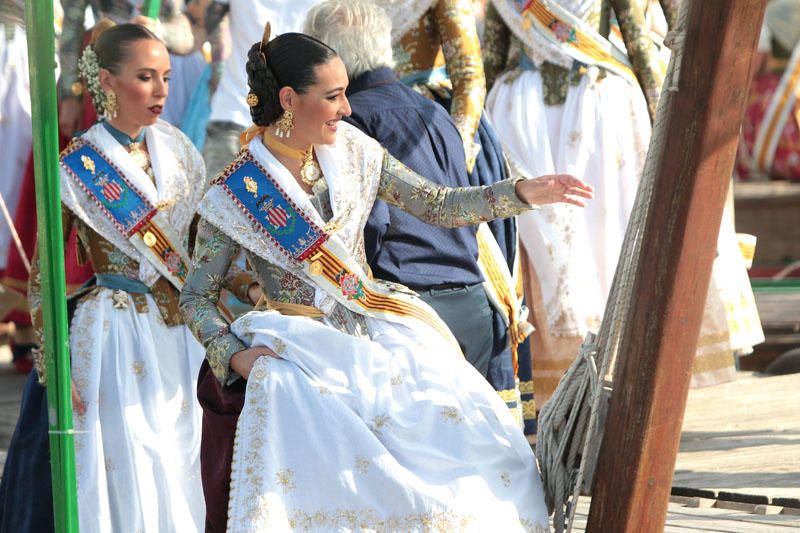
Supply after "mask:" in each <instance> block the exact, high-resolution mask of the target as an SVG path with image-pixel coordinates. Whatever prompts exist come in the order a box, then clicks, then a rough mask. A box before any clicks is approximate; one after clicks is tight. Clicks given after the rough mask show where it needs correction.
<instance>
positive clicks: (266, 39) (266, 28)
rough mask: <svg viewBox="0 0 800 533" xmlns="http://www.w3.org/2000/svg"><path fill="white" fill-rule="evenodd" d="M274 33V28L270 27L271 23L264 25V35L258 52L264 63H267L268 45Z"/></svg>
mask: <svg viewBox="0 0 800 533" xmlns="http://www.w3.org/2000/svg"><path fill="white" fill-rule="evenodd" d="M270 33H272V26H271V25H270V23H269V21H267V23H266V24H264V34H263V35H262V36H261V44H260V45H259V46H258V51H259V52H260V53H261V57H263V58H264V62H265V63H266V62H267V54H266V52H265V51H266V49H267V44H269V35H270Z"/></svg>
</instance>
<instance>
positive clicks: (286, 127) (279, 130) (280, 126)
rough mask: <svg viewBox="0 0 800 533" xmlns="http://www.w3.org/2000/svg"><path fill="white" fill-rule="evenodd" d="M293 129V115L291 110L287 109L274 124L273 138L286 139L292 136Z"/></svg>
mask: <svg viewBox="0 0 800 533" xmlns="http://www.w3.org/2000/svg"><path fill="white" fill-rule="evenodd" d="M293 127H294V113H292V110H291V109H287V110H286V111H284V112H283V115H281V118H279V119H278V120H277V121H276V122H275V136H276V137H279V138H283V137H286V138H287V139H288V138H289V137H291V136H292V128H293Z"/></svg>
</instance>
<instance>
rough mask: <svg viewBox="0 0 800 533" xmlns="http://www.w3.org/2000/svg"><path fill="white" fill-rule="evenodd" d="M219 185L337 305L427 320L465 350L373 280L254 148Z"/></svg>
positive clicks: (429, 316)
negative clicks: (294, 197)
mask: <svg viewBox="0 0 800 533" xmlns="http://www.w3.org/2000/svg"><path fill="white" fill-rule="evenodd" d="M214 184H215V185H219V186H221V188H222V190H224V191H225V192H226V193H227V195H228V196H229V197H230V198H231V199H232V200H233V202H234V203H235V204H236V206H237V207H238V208H239V209H240V210H241V211H242V213H243V214H244V215H245V216H246V217H247V219H248V220H250V222H251V223H252V224H253V226H254V227H255V229H257V230H258V231H260V232H261V233H262V234H263V235H264V237H266V242H267V243H269V244H270V245H271V246H272V247H274V248H275V249H277V250H278V251H279V252H280V254H281V255H282V256H284V257H286V258H287V259H288V260H289V261H290V262H292V263H294V264H295V265H297V266H298V267H300V268H301V269H302V270H303V272H304V273H305V275H307V276H308V277H309V278H310V279H311V280H313V281H314V282H315V284H316V285H317V286H319V287H320V288H321V289H323V290H324V291H325V292H326V293H327V294H329V295H330V296H332V297H333V298H334V299H336V301H337V302H339V303H341V304H342V305H344V306H345V307H347V308H348V309H350V310H352V311H354V312H357V313H360V314H363V315H366V316H370V317H374V318H380V319H388V320H392V321H398V319H399V320H400V321H403V320H405V319H409V318H410V319H415V320H418V321H421V322H423V323H424V324H426V325H427V326H429V327H431V328H433V329H434V330H435V331H437V332H438V333H439V334H441V335H442V336H444V337H445V338H446V339H448V340H449V341H451V343H452V344H453V345H454V346H455V347H456V348H457V349H458V350H459V352H460V351H461V350H460V348H458V343H457V342H456V340H455V338H454V337H453V334H452V333H451V332H450V330H449V328H448V327H447V325H445V324H444V322H442V320H441V319H440V318H439V316H438V315H437V314H436V313H435V312H433V310H431V309H429V308H427V306H424V307H423V306H422V305H420V302H417V301H416V300H415V299H414V298H413V297H411V296H409V295H406V294H403V293H401V292H395V291H393V290H392V289H390V288H388V287H384V286H382V285H380V284H379V283H377V282H375V281H373V280H371V279H370V278H369V276H367V275H366V274H365V273H364V272H363V270H362V268H361V267H360V266H359V264H358V262H357V261H356V260H355V259H353V257H352V256H351V254H350V253H349V252H348V250H347V249H346V247H345V246H344V245H343V244H342V243H341V241H339V239H338V238H336V237H334V236H333V235H332V234H331V231H333V229H329V228H327V227H325V228H320V227H319V226H318V225H317V224H315V223H314V222H313V221H312V220H311V218H310V217H309V216H307V215H306V214H305V213H303V212H302V210H301V209H300V208H299V207H298V206H297V205H296V204H295V202H293V201H292V200H291V198H289V196H288V195H287V194H286V192H285V191H284V190H283V188H281V186H280V185H279V184H278V183H277V182H276V180H275V179H274V178H273V177H272V176H271V175H270V174H269V173H268V172H267V171H266V170H265V169H264V167H262V166H261V165H260V164H259V163H258V161H256V160H255V158H254V157H253V155H252V154H251V153H250V151H249V150H244V151H243V152H242V153H241V155H240V156H239V158H238V159H237V160H236V161H235V162H234V163H233V164H231V165H230V166H229V167H228V168H227V169H226V170H225V171H224V172H223V173H222V174H221V175H220V176H219V177H218V178H217V179H216V180H215V182H214Z"/></svg>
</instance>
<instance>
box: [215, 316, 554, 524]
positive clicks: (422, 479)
mask: <svg viewBox="0 0 800 533" xmlns="http://www.w3.org/2000/svg"><path fill="white" fill-rule="evenodd" d="M367 323H368V328H369V331H370V337H371V340H370V339H368V338H357V337H354V336H351V335H348V334H346V333H342V332H340V331H339V330H337V329H335V328H334V327H332V326H330V325H326V324H324V323H322V322H318V321H315V320H312V319H309V318H305V317H287V316H282V315H280V314H278V313H275V312H251V313H249V314H247V315H244V316H243V317H241V318H239V319H238V320H237V321H235V322H234V323H233V324H232V325H231V331H232V332H233V333H234V334H236V335H237V336H238V337H239V338H241V339H243V340H244V341H245V343H247V344H250V345H251V346H259V345H262V346H268V347H270V348H272V349H273V350H275V351H276V352H277V353H278V354H280V358H273V357H261V358H259V359H258V360H257V362H256V364H255V366H254V367H253V370H252V372H251V374H250V377H249V380H248V384H247V391H246V396H245V406H244V409H243V411H242V413H241V416H240V418H239V425H238V427H237V436H236V444H235V448H234V456H233V469H232V477H231V496H230V504H229V514H228V516H229V520H228V531H230V532H237V533H238V532H245V531H248V532H256V531H270V532H278V531H292V530H303V531H353V530H356V531H361V530H364V529H366V530H371V531H375V530H377V531H403V532H407V531H535V532H544V531H549V527H548V514H547V510H546V508H545V503H544V497H543V492H542V484H541V480H540V477H539V472H538V467H537V465H536V460H535V458H534V455H533V452H532V451H531V448H530V445H529V444H528V441H527V440H526V439H525V436H524V435H523V434H522V431H521V430H520V429H519V426H518V425H517V423H516V422H515V420H514V418H513V417H512V415H511V414H510V413H509V411H508V409H507V408H506V406H505V404H504V403H503V401H502V400H500V398H499V397H498V396H497V393H496V392H495V391H494V390H492V388H491V387H490V386H489V384H488V383H487V382H486V380H485V379H483V377H482V376H481V375H480V374H478V373H477V372H476V371H475V370H474V369H473V368H472V367H471V366H470V365H469V364H468V363H467V362H466V361H465V360H464V358H463V356H461V354H458V353H457V352H456V351H455V350H453V349H452V348H451V347H450V345H449V344H448V343H447V342H446V341H445V340H444V339H443V338H440V337H439V336H438V335H435V334H430V335H428V334H426V333H425V332H423V331H420V330H416V329H411V328H409V327H406V326H403V325H397V324H392V323H389V322H387V321H384V320H377V319H367Z"/></svg>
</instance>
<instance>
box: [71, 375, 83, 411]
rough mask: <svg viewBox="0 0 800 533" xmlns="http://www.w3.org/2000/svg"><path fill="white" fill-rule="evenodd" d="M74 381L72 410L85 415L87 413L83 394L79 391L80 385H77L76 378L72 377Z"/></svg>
mask: <svg viewBox="0 0 800 533" xmlns="http://www.w3.org/2000/svg"><path fill="white" fill-rule="evenodd" d="M70 381H71V382H72V410H73V411H75V412H76V413H78V414H79V415H81V416H83V415H85V414H86V405H84V403H83V400H81V395H80V393H79V392H78V387H77V385H75V380H74V379H71V378H70Z"/></svg>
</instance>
